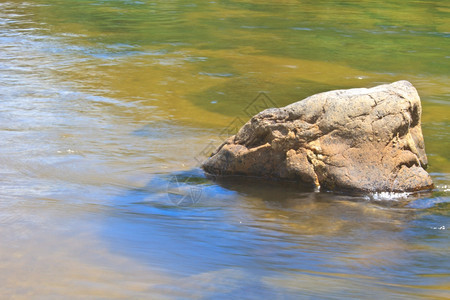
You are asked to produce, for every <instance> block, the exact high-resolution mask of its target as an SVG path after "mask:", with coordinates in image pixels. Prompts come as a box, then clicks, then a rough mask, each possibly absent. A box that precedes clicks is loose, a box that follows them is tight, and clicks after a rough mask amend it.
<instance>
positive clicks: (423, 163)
mask: <svg viewBox="0 0 450 300" xmlns="http://www.w3.org/2000/svg"><path fill="white" fill-rule="evenodd" d="M421 113H422V108H421V104H420V98H419V95H418V93H417V91H416V89H415V88H414V87H413V85H412V84H411V83H409V82H408V81H398V82H394V83H392V84H385V85H380V86H376V87H373V88H369V89H366V88H358V89H349V90H336V91H329V92H325V93H320V94H316V95H313V96H311V97H308V98H306V99H304V100H302V101H299V102H295V103H293V104H290V105H288V106H285V107H282V108H270V109H266V110H264V111H262V112H260V113H259V114H257V115H255V116H253V117H252V118H251V119H250V121H248V122H247V123H246V124H245V125H244V126H243V127H242V128H241V129H240V130H239V132H238V133H237V134H236V135H234V136H232V137H230V138H228V139H227V140H226V141H225V142H224V143H223V144H222V145H221V146H220V147H219V148H218V149H217V150H216V151H215V152H214V153H213V154H212V155H211V157H210V158H208V159H207V160H206V161H205V162H204V163H203V164H202V168H203V169H204V170H205V171H206V172H207V173H210V174H213V175H249V176H260V177H266V178H278V179H287V180H295V181H301V182H303V183H306V184H311V185H314V186H316V187H322V188H325V189H327V190H341V191H342V190H344V191H345V190H349V191H358V192H361V191H362V192H405V191H418V190H424V189H430V188H432V187H433V183H432V180H431V178H430V176H429V174H428V173H427V172H426V171H425V169H426V167H427V156H426V154H425V144H424V140H423V136H422V129H421V125H420V117H421Z"/></svg>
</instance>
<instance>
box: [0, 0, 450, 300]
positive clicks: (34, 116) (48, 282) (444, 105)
mask: <svg viewBox="0 0 450 300" xmlns="http://www.w3.org/2000/svg"><path fill="white" fill-rule="evenodd" d="M449 12H450V7H449V5H448V3H447V2H446V1H433V2H427V1H415V2H412V3H404V2H401V1H393V2H389V3H386V2H380V1H375V0H373V1H361V2H354V1H338V2H336V1H324V2H320V3H318V2H317V3H316V2H309V1H271V2H269V1H253V0H246V1H210V2H208V1H207V2H201V1H190V2H186V1H124V0H109V1H98V0H76V1H75V0H57V1H47V0H31V1H27V2H24V1H3V2H2V3H0V47H1V51H0V103H1V105H0V133H1V139H0V166H1V168H0V200H1V201H0V271H1V272H0V274H1V275H0V295H2V296H3V297H6V298H13V299H33V298H38V299H42V298H45V299H47V298H82V299H85V298H92V299H97V298H98V299H105V298H108V299H114V298H138V299H140V298H157V299H166V298H167V299H178V298H195V299H203V298H208V299H209V298H220V297H223V298H242V297H245V298H249V299H260V298H274V299H277V298H282V299H298V298H305V297H307V298H331V299H336V298H343V299H347V298H357V299H359V298H375V297H376V298H382V299H385V298H388V299H391V298H408V299H422V298H430V299H445V298H446V297H448V295H449V293H450V286H449V284H448V282H449V273H448V270H449V268H450V262H449V259H448V254H449V253H448V249H449V246H450V245H449V239H448V237H449V235H448V232H449V228H450V225H449V202H450V194H449V192H450V191H449V188H448V186H449V182H450V171H449V170H450V162H449V160H450V153H449V151H448V149H449V148H450V145H449V132H450V130H449V129H450V125H449V117H448V116H449V115H450V106H449V103H450V102H449V95H450V88H449V85H448V82H449V77H448V70H449V68H450V65H449V64H450V60H449V58H450V57H449V53H450V51H449V50H450V48H449V43H448V39H449V37H450V36H449V32H450V23H449V18H448V14H449ZM400 79H406V80H409V81H411V82H412V83H413V84H414V86H415V87H416V88H417V89H418V91H419V94H420V95H421V98H422V105H423V117H422V127H423V132H424V136H425V142H426V149H427V154H428V159H429V169H428V171H429V172H430V174H431V176H432V177H433V180H434V182H435V189H434V190H433V191H432V192H430V193H419V194H406V193H402V194H390V193H377V194H373V195H362V196H346V195H341V194H334V193H326V192H317V191H314V190H310V189H307V188H304V187H301V186H299V185H298V184H295V183H288V182H266V181H261V180H257V179H251V178H247V179H245V178H222V179H218V178H214V177H212V178H211V177H206V176H205V175H204V174H203V172H202V171H201V170H200V169H199V168H198V166H199V163H200V162H201V161H202V160H203V159H205V158H206V157H207V156H208V155H209V153H211V151H212V150H214V148H215V147H217V146H218V145H219V144H220V143H221V141H223V140H224V138H226V137H227V136H228V135H230V134H233V133H234V132H235V131H236V130H237V129H238V128H239V127H240V126H241V125H242V124H243V123H244V122H246V121H247V120H248V119H249V117H250V116H251V115H252V114H254V113H256V112H257V111H260V110H262V109H264V108H267V107H269V106H284V105H287V104H289V103H292V102H294V101H298V100H301V99H303V98H305V97H307V96H310V95H312V94H314V93H318V92H322V91H326V90H331V89H342V88H350V87H370V86H374V85H377V84H380V83H387V82H392V81H396V80H400Z"/></svg>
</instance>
